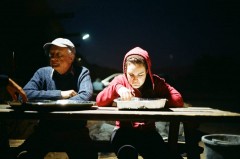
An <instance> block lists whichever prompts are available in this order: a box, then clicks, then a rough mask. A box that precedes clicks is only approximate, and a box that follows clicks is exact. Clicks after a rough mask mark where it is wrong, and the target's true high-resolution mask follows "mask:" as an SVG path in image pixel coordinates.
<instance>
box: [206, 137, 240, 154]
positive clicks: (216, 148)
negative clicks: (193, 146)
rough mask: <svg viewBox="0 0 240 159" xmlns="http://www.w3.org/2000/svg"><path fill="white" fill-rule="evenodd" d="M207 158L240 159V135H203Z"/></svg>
mask: <svg viewBox="0 0 240 159" xmlns="http://www.w3.org/2000/svg"><path fill="white" fill-rule="evenodd" d="M202 142H203V143H204V152H205V155H206V159H240V154H239V153H240V136H239V135H232V134H212V135H205V136H202Z"/></svg>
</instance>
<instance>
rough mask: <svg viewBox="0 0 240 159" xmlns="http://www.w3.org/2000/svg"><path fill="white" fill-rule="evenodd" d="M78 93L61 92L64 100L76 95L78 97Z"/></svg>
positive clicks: (70, 91)
mask: <svg viewBox="0 0 240 159" xmlns="http://www.w3.org/2000/svg"><path fill="white" fill-rule="evenodd" d="M77 94H78V93H77V92H75V91H74V90H68V91H61V95H62V98H63V99H68V98H71V97H73V96H75V95H77Z"/></svg>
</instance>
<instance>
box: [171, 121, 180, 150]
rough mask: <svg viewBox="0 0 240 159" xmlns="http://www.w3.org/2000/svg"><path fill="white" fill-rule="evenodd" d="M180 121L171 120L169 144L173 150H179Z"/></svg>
mask: <svg viewBox="0 0 240 159" xmlns="http://www.w3.org/2000/svg"><path fill="white" fill-rule="evenodd" d="M179 126H180V122H173V121H171V122H170V125H169V134H168V144H169V146H170V147H171V148H172V150H173V151H175V152H177V143H178V133H179Z"/></svg>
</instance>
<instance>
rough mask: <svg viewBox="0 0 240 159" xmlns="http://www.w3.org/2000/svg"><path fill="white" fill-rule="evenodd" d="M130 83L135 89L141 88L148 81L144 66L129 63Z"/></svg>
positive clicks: (128, 74)
mask: <svg viewBox="0 0 240 159" xmlns="http://www.w3.org/2000/svg"><path fill="white" fill-rule="evenodd" d="M126 74H127V79H128V82H129V83H130V84H131V86H132V87H133V88H140V87H141V86H142V85H143V84H144V82H145V79H146V76H147V70H146V68H145V67H144V65H143V64H133V63H129V64H128V65H127V69H126Z"/></svg>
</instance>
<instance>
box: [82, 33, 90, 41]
mask: <svg viewBox="0 0 240 159" xmlns="http://www.w3.org/2000/svg"><path fill="white" fill-rule="evenodd" d="M89 37H90V35H89V34H83V36H82V39H83V40H86V39H88V38H89Z"/></svg>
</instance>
